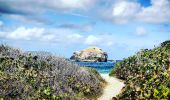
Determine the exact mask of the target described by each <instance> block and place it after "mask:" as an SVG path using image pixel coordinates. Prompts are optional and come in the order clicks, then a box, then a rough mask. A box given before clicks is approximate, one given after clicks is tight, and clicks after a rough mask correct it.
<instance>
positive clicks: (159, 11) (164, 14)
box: [137, 0, 170, 23]
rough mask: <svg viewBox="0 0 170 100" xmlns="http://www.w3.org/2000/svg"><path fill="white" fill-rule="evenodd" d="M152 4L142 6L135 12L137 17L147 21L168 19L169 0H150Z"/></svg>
mask: <svg viewBox="0 0 170 100" xmlns="http://www.w3.org/2000/svg"><path fill="white" fill-rule="evenodd" d="M151 4H152V6H149V7H146V8H144V7H142V10H141V11H140V12H139V13H138V14H137V19H138V20H139V21H143V22H149V23H162V22H167V21H170V13H169V9H170V1H169V0H152V1H151Z"/></svg>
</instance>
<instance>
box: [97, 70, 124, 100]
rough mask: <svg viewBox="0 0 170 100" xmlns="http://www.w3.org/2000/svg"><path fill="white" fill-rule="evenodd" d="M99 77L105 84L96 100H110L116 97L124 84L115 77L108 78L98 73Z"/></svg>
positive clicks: (106, 75)
mask: <svg viewBox="0 0 170 100" xmlns="http://www.w3.org/2000/svg"><path fill="white" fill-rule="evenodd" d="M100 75H101V76H102V78H103V79H105V81H106V82H107V84H106V87H105V88H104V90H103V94H102V95H101V96H100V97H99V98H98V100H111V99H112V98H113V97H116V95H118V94H119V93H120V92H121V90H122V88H123V87H124V86H125V84H124V82H123V81H121V80H119V79H117V78H115V77H110V76H109V74H106V73H103V74H102V73H100Z"/></svg>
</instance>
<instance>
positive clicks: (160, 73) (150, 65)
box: [110, 42, 170, 100]
mask: <svg viewBox="0 0 170 100" xmlns="http://www.w3.org/2000/svg"><path fill="white" fill-rule="evenodd" d="M169 47H170V44H169V42H165V43H162V44H161V46H159V47H156V48H154V49H152V50H148V49H144V50H142V51H140V52H138V53H137V54H136V55H134V56H131V57H129V58H127V59H124V60H123V61H122V62H120V63H118V64H116V67H115V68H114V69H113V70H112V71H111V73H110V75H111V76H116V77H118V78H120V79H124V80H125V84H126V86H125V88H124V89H123V90H122V92H121V93H120V94H119V95H118V96H117V98H118V99H120V100H121V99H132V100H136V99H142V100H144V99H153V100H162V99H165V100H166V99H169V98H170V52H169V50H170V48H169Z"/></svg>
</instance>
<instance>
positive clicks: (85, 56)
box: [70, 47, 108, 62]
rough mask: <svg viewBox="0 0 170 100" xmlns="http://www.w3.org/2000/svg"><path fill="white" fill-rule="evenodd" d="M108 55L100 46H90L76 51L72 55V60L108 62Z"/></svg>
mask: <svg viewBox="0 0 170 100" xmlns="http://www.w3.org/2000/svg"><path fill="white" fill-rule="evenodd" d="M107 58H108V55H107V53H106V52H104V51H103V50H102V49H100V48H98V47H90V48H86V49H84V50H81V51H76V52H74V53H73V55H72V56H71V58H70V59H71V60H75V61H84V62H107Z"/></svg>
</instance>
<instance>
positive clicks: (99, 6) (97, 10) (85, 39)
mask: <svg viewBox="0 0 170 100" xmlns="http://www.w3.org/2000/svg"><path fill="white" fill-rule="evenodd" d="M169 9H170V0H0V43H1V44H8V45H11V46H14V47H18V48H22V49H23V50H25V51H48V52H52V53H55V54H57V55H61V56H65V57H70V56H71V55H72V53H73V52H74V51H78V50H82V49H84V48H87V47H90V46H97V47H100V48H102V49H103V50H104V51H106V52H108V54H109V59H123V58H125V57H128V56H131V55H133V54H135V53H136V52H137V51H139V50H140V49H145V48H153V47H154V46H158V45H159V44H160V43H161V42H163V41H165V40H168V39H170V13H169Z"/></svg>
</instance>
